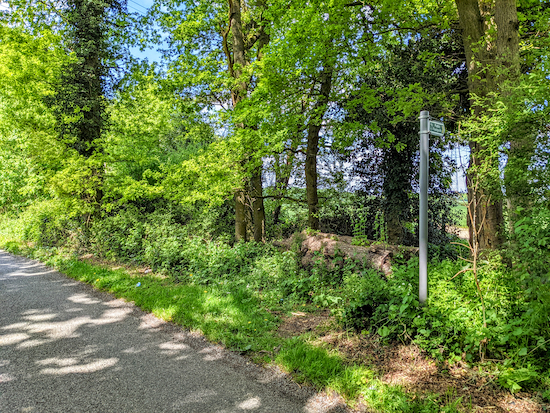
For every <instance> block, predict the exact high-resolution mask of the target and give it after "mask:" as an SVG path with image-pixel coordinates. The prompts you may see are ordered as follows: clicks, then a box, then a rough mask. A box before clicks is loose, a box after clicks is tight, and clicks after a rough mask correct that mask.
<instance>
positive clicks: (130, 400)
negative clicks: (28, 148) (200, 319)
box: [0, 251, 345, 413]
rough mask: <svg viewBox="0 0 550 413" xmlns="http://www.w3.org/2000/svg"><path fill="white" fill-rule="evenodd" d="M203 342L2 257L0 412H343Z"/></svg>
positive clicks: (40, 268)
mask: <svg viewBox="0 0 550 413" xmlns="http://www.w3.org/2000/svg"><path fill="white" fill-rule="evenodd" d="M344 411H345V408H344V407H343V406H342V404H341V402H339V401H338V400H336V399H334V398H331V397H328V396H326V395H321V394H315V393H313V392H312V391H311V390H307V389H304V388H300V386H298V385H296V384H295V383H292V382H291V381H289V380H288V378H287V377H286V376H285V375H283V374H282V373H278V372H276V371H271V370H267V369H263V368H260V367H258V366H255V365H254V364H252V363H248V362H247V361H246V359H244V358H243V357H241V356H239V355H236V354H233V353H231V352H229V351H226V350H224V349H222V348H220V347H219V346H216V345H212V344H210V343H208V342H207V341H206V340H204V339H203V338H202V337H201V336H200V335H197V334H193V333H190V332H188V331H185V330H183V329H182V328H180V327H178V326H175V325H173V324H171V323H166V322H163V321H161V320H159V319H157V318H156V317H154V316H152V315H150V314H147V313H145V312H143V311H141V310H140V309H138V308H136V307H135V306H134V305H133V304H131V303H127V302H125V301H123V300H119V299H115V298H113V297H112V296H110V295H108V294H105V293H101V292H98V291H96V290H94V289H93V288H91V287H90V286H88V285H85V284H81V283H79V282H76V281H74V280H72V279H70V278H67V277H66V276H64V275H63V274H60V273H58V272H56V271H54V270H52V269H50V268H48V267H46V266H44V265H42V264H40V263H38V262H36V261H32V260H28V259H24V258H21V257H16V256H13V255H11V254H8V253H6V252H4V251H0V412H2V413H15V412H33V413H34V412H40V413H43V412H44V413H46V412H63V413H67V412H117V413H124V412H144V413H152V412H193V413H210V412H220V413H221V412H224V413H225V412H281V413H293V412H311V413H313V412H315V413H329V412H330V413H335V412H344Z"/></svg>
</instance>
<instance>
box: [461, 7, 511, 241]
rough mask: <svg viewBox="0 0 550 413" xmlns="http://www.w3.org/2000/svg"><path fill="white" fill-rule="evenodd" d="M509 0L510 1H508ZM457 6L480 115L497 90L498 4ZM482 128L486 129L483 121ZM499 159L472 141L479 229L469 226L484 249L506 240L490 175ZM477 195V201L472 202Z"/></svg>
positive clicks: (472, 191) (472, 193)
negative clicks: (495, 10) (495, 36)
mask: <svg viewBox="0 0 550 413" xmlns="http://www.w3.org/2000/svg"><path fill="white" fill-rule="evenodd" d="M508 1H510V0H506V2H508ZM498 3H499V2H497V4H498ZM456 6H457V9H458V14H459V19H460V25H461V27H462V38H463V42H464V51H465V54H466V65H467V68H468V89H469V93H470V101H471V106H472V108H473V113H472V115H473V116H474V117H476V118H480V117H481V116H482V115H484V114H485V113H486V111H487V105H486V104H487V103H488V102H487V98H488V97H489V94H490V93H491V92H496V91H497V88H496V83H495V79H494V73H495V72H494V70H495V63H496V61H495V60H496V59H495V58H496V54H495V49H496V48H495V45H494V41H493V40H492V39H491V36H490V35H489V32H490V31H491V30H494V29H495V27H494V19H493V18H492V17H491V14H492V12H493V6H494V5H493V2H492V1H487V0H456ZM497 7H498V6H497ZM480 102H481V103H480ZM483 103H485V105H484V104H483ZM480 131H483V127H482V125H481V124H480ZM482 138H483V137H482ZM498 161H499V159H498V153H495V149H494V145H493V147H490V146H489V145H488V143H487V142H486V141H483V139H476V140H475V141H471V142H470V166H469V169H468V174H467V175H468V176H467V184H468V201H469V203H470V204H471V205H476V206H477V208H475V211H472V212H474V213H475V214H476V219H475V225H476V228H475V230H474V228H473V226H472V225H473V222H472V220H470V219H468V226H469V229H470V237H471V239H473V236H474V234H478V238H479V239H478V240H477V242H478V245H479V247H480V249H496V248H499V247H500V246H501V245H502V243H503V237H502V235H503V233H502V231H503V229H504V228H503V223H504V218H503V213H502V191H501V190H500V185H498V184H497V183H495V182H488V178H487V177H488V176H498ZM489 179H490V178H489ZM474 197H475V202H472V200H474Z"/></svg>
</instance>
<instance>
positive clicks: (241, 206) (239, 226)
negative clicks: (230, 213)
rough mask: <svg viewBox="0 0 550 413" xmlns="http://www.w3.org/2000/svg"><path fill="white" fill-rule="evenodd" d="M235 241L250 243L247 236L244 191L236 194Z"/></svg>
mask: <svg viewBox="0 0 550 413" xmlns="http://www.w3.org/2000/svg"><path fill="white" fill-rule="evenodd" d="M234 198H235V241H236V242H239V241H245V242H246V241H248V239H247V234H246V211H245V208H246V206H245V194H244V191H242V190H238V191H237V192H236V193H235V197H234Z"/></svg>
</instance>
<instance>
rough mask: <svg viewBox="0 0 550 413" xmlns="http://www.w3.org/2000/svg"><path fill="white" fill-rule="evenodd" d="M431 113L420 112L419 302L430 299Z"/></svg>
mask: <svg viewBox="0 0 550 413" xmlns="http://www.w3.org/2000/svg"><path fill="white" fill-rule="evenodd" d="M429 123H430V112H428V111H427V110H423V111H421V112H420V214H419V215H420V216H419V231H418V232H419V239H418V246H419V259H420V270H419V288H418V300H419V301H420V304H425V302H426V299H427V298H428V150H429V144H428V141H429V134H430V129H429V126H430V125H429Z"/></svg>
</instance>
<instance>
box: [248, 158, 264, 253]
mask: <svg viewBox="0 0 550 413" xmlns="http://www.w3.org/2000/svg"><path fill="white" fill-rule="evenodd" d="M250 188H251V194H250V195H251V196H252V219H253V222H254V241H256V242H265V209H264V198H263V193H262V191H263V188H262V167H261V166H258V167H257V168H256V169H255V170H254V172H253V174H252V178H251V179H250Z"/></svg>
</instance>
